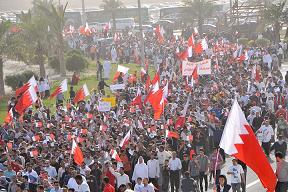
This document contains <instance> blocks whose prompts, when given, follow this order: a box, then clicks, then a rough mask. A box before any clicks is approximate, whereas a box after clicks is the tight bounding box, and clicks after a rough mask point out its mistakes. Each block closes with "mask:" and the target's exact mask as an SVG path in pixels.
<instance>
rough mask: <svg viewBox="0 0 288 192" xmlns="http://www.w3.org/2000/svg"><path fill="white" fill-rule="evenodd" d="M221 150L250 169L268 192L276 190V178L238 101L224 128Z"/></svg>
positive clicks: (234, 104) (235, 102) (233, 106)
mask: <svg viewBox="0 0 288 192" xmlns="http://www.w3.org/2000/svg"><path fill="white" fill-rule="evenodd" d="M220 148H222V149H223V150H224V151H225V153H227V154H228V155H231V156H234V157H235V158H237V159H239V160H241V161H242V162H244V163H245V164H246V165H247V166H248V167H250V168H251V169H252V170H253V171H254V172H255V173H256V174H257V175H258V177H259V179H260V181H261V183H262V185H263V186H264V188H266V189H267V191H268V192H273V191H274V190H275V186H276V176H275V174H274V172H273V170H272V168H271V165H270V164H269V161H268V159H267V157H266V156H265V154H264V152H263V150H262V148H261V147H260V145H259V142H258V140H257V139H256V136H255V135H254V132H253V130H252V128H251V126H250V125H249V123H248V122H247V120H246V118H245V115H244V113H243V111H242V109H241V108H240V106H239V104H238V102H237V101H236V100H235V101H234V103H233V105H232V108H231V110H230V113H229V116H228V119H227V122H226V125H225V128H224V131H223V134H222V138H221V142H220Z"/></svg>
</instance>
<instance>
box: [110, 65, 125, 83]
mask: <svg viewBox="0 0 288 192" xmlns="http://www.w3.org/2000/svg"><path fill="white" fill-rule="evenodd" d="M128 71H129V68H128V67H125V66H123V65H118V67H117V71H116V73H115V75H114V78H113V81H116V80H117V79H118V77H119V76H120V74H121V73H122V75H126V74H127V73H128Z"/></svg>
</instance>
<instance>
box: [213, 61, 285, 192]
mask: <svg viewBox="0 0 288 192" xmlns="http://www.w3.org/2000/svg"><path fill="white" fill-rule="evenodd" d="M286 71H288V62H285V63H283V64H282V67H281V72H282V74H283V77H284V76H285V74H286ZM273 154H274V152H273V153H271V155H270V157H271V159H272V160H271V162H270V164H271V166H272V168H273V170H275V169H276V160H275V157H274V155H273ZM287 159H288V156H286V160H287ZM231 165H232V159H231V158H227V161H226V164H225V167H224V168H223V169H222V173H223V174H225V175H226V174H227V169H228V167H229V166H231ZM260 166H261V165H260ZM246 182H247V192H265V189H264V188H263V186H262V184H261V182H260V181H259V179H258V177H257V175H256V174H255V173H254V172H253V171H252V170H251V169H249V168H248V172H247V180H246ZM228 183H230V178H229V176H228ZM209 191H213V190H212V188H211V189H210V190H209Z"/></svg>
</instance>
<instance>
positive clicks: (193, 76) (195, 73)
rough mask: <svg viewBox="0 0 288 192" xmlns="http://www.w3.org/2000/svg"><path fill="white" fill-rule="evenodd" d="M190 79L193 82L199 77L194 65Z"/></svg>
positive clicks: (196, 67)
mask: <svg viewBox="0 0 288 192" xmlns="http://www.w3.org/2000/svg"><path fill="white" fill-rule="evenodd" d="M192 78H193V80H197V79H198V78H199V75H198V66H197V65H195V67H194V69H193V72H192Z"/></svg>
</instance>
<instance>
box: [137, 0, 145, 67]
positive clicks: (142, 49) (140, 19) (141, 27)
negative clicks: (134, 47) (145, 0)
mask: <svg viewBox="0 0 288 192" xmlns="http://www.w3.org/2000/svg"><path fill="white" fill-rule="evenodd" d="M138 18H139V30H140V61H141V66H144V62H145V61H144V60H145V52H144V37H143V26H142V14H141V0H138Z"/></svg>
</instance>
